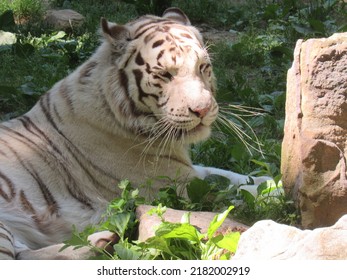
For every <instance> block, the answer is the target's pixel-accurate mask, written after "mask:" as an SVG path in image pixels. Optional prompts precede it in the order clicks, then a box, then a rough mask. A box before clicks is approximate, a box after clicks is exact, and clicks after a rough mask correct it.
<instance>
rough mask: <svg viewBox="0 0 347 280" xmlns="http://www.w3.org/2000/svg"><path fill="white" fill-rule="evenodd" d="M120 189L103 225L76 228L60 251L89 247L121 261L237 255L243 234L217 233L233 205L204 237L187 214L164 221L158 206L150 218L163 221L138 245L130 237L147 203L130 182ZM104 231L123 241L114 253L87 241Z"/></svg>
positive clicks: (160, 208)
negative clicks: (137, 212) (176, 220)
mask: <svg viewBox="0 0 347 280" xmlns="http://www.w3.org/2000/svg"><path fill="white" fill-rule="evenodd" d="M118 187H119V188H120V189H121V190H122V194H121V196H120V197H119V198H116V199H115V200H113V201H112V202H111V203H110V205H109V206H108V209H107V211H106V213H105V215H104V216H103V220H102V222H101V223H100V224H98V225H95V226H93V227H88V228H86V229H85V230H83V231H82V232H79V231H78V230H77V229H76V227H74V228H73V234H72V236H71V238H70V239H69V240H67V241H65V245H64V246H63V247H62V249H61V250H64V249H66V248H67V247H70V246H72V247H74V248H75V249H78V248H81V247H84V246H86V247H89V248H90V249H91V250H92V251H94V252H96V253H98V257H97V258H100V259H120V260H138V259H164V260H172V259H175V260H186V259H189V260H195V259H198V260H199V259H216V258H218V259H230V257H231V254H232V253H235V251H236V247H237V243H238V240H239V237H240V233H238V232H225V233H217V231H218V229H219V228H220V226H221V225H222V224H223V222H224V220H225V219H226V217H227V216H228V214H229V212H230V211H231V210H232V209H233V207H232V206H230V207H228V209H227V210H225V211H224V212H223V213H221V214H218V215H216V216H215V217H214V219H213V220H212V221H211V223H210V226H209V228H208V230H207V233H205V234H202V233H201V232H199V231H198V230H197V229H196V228H195V227H194V226H192V225H191V224H190V218H189V217H190V214H189V213H188V212H187V213H186V214H185V215H183V217H182V221H181V222H180V223H170V222H167V221H165V218H164V214H165V212H166V207H165V206H164V207H163V206H162V205H161V204H159V205H158V206H157V207H155V208H153V209H152V210H151V211H150V212H149V214H150V215H154V214H155V215H157V216H158V217H159V218H160V219H161V223H160V224H159V226H158V228H157V229H156V231H155V236H154V237H151V238H149V239H148V240H146V241H144V242H139V241H136V240H132V239H131V237H132V235H133V232H134V231H135V230H136V225H137V220H136V217H135V214H134V213H135V208H136V206H137V205H138V204H142V203H143V202H144V200H143V198H141V197H139V196H138V190H137V189H133V188H132V187H131V184H130V182H129V181H122V182H121V183H120V184H119V186H118ZM102 230H110V231H112V232H115V233H117V235H118V236H119V238H120V241H119V242H118V243H117V244H115V245H114V246H113V248H114V253H113V254H110V253H108V252H106V251H104V250H103V249H102V248H97V247H95V246H93V245H92V244H91V243H90V241H89V240H88V236H89V235H91V234H93V233H94V232H97V231H102Z"/></svg>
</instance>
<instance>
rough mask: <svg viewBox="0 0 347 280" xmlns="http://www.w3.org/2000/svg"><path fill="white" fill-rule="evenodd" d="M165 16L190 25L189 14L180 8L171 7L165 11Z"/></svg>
mask: <svg viewBox="0 0 347 280" xmlns="http://www.w3.org/2000/svg"><path fill="white" fill-rule="evenodd" d="M163 18H168V19H172V20H174V21H178V22H179V23H182V24H184V25H190V20H189V18H188V17H187V15H186V14H185V13H184V12H183V11H182V10H181V9H179V8H175V7H171V8H168V9H166V10H165V11H164V13H163Z"/></svg>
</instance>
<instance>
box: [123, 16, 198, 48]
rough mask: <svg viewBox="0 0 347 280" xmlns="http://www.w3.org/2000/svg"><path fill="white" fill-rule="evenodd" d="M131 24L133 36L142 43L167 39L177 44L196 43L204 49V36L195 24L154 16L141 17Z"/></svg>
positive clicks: (166, 40)
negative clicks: (202, 36) (188, 24)
mask: <svg viewBox="0 0 347 280" xmlns="http://www.w3.org/2000/svg"><path fill="white" fill-rule="evenodd" d="M129 26H130V31H131V35H132V36H131V37H132V38H133V39H138V40H139V41H140V43H145V44H150V43H153V42H152V41H153V40H165V42H168V43H172V44H177V45H188V44H189V45H191V44H192V43H195V44H196V45H197V47H198V48H200V49H203V41H202V38H201V36H200V35H199V32H198V31H197V30H196V28H195V27H193V26H186V25H183V24H180V23H178V22H176V21H172V20H168V19H162V18H158V17H153V16H144V17H141V18H140V19H138V20H136V21H134V22H131V23H129Z"/></svg>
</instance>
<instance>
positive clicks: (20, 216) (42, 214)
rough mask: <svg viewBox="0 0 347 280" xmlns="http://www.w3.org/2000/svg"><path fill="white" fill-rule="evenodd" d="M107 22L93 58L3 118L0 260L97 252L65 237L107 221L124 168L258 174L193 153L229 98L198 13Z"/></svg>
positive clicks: (135, 176) (138, 174)
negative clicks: (202, 163)
mask: <svg viewBox="0 0 347 280" xmlns="http://www.w3.org/2000/svg"><path fill="white" fill-rule="evenodd" d="M101 30H102V33H103V36H104V40H103V42H102V44H101V45H100V47H99V48H98V49H97V50H96V52H95V53H94V54H93V55H92V56H91V57H90V59H89V60H87V61H86V62H85V63H83V64H82V65H81V66H80V67H79V68H77V69H76V70H75V71H74V72H73V73H71V74H70V75H69V76H67V77H66V78H65V79H63V80H61V81H59V82H58V83H57V84H56V85H54V87H53V88H52V89H51V90H49V91H48V92H47V93H46V94H45V95H43V96H42V97H41V99H40V100H39V101H38V103H37V104H36V105H35V106H34V107H33V108H32V109H31V110H30V111H29V112H28V113H26V114H25V115H23V116H21V117H18V118H16V119H13V120H10V121H8V122H5V123H2V124H0V258H9V259H15V258H26V259H52V258H53V259H54V258H68V259H74V258H85V257H87V256H88V254H89V253H88V252H87V251H86V250H76V251H72V250H65V251H62V252H59V253H58V250H59V249H60V248H61V246H62V245H61V242H62V241H63V240H65V239H67V238H68V237H69V236H70V234H71V231H72V225H76V226H77V228H78V229H80V230H81V229H83V228H84V227H85V226H87V225H89V224H93V223H97V222H98V221H99V220H100V217H101V214H102V213H103V212H104V210H105V208H106V206H107V204H108V203H109V201H110V200H111V199H112V198H114V197H116V196H117V195H118V193H117V188H116V187H115V186H116V185H117V183H118V182H119V181H120V180H122V179H125V178H127V179H129V180H130V181H131V182H132V183H134V184H141V183H143V182H145V180H146V179H147V178H152V179H155V178H156V177H157V176H158V175H165V176H169V177H171V178H175V176H176V175H177V174H178V173H179V174H180V176H181V177H182V178H191V177H194V176H200V177H204V176H206V175H208V174H209V173H217V174H222V175H225V176H227V177H229V178H230V179H231V180H232V183H236V184H239V183H245V182H246V181H247V179H248V177H247V176H243V175H239V174H236V173H232V172H229V171H223V170H219V169H213V168H204V167H199V166H193V165H192V162H191V160H190V158H189V152H188V150H189V145H190V144H191V143H194V142H197V141H201V140H204V139H206V138H207V137H208V136H209V134H210V130H211V128H210V127H211V124H212V123H213V122H214V121H215V119H216V117H217V114H218V105H217V103H216V100H215V97H214V95H215V85H214V76H213V73H212V66H211V61H210V58H209V55H208V53H207V51H206V48H204V45H203V41H202V38H201V35H200V34H199V32H198V31H197V29H196V28H194V27H193V26H191V25H190V22H189V19H188V18H187V16H186V15H185V14H184V13H183V12H182V11H181V10H179V9H177V8H169V9H168V10H166V11H165V12H164V15H163V17H155V16H144V17H141V18H139V19H137V20H134V21H132V22H129V23H128V24H126V25H123V26H122V25H116V24H113V23H109V22H107V21H106V20H105V19H102V20H101ZM255 180H256V181H257V182H258V183H259V182H261V181H263V180H264V178H255ZM159 186H160V182H158V181H156V183H154V186H153V189H152V191H153V192H154V193H155V192H156V191H157V188H158V187H159ZM145 195H150V194H145ZM107 234H108V235H106V237H105V236H103V235H102V233H101V234H100V233H97V234H95V235H93V236H91V239H92V240H93V242H94V243H97V242H99V241H100V240H103V239H105V238H106V239H107V240H108V238H109V237H110V236H109V233H107Z"/></svg>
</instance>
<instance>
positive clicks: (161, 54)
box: [157, 50, 165, 61]
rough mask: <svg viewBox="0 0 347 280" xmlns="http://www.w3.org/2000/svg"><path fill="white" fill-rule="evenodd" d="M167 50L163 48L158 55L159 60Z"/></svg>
mask: <svg viewBox="0 0 347 280" xmlns="http://www.w3.org/2000/svg"><path fill="white" fill-rule="evenodd" d="M164 52H165V50H161V51H160V52H159V53H158V55H157V61H159V59H160V58H161V57H162V56H163V54H164Z"/></svg>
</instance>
